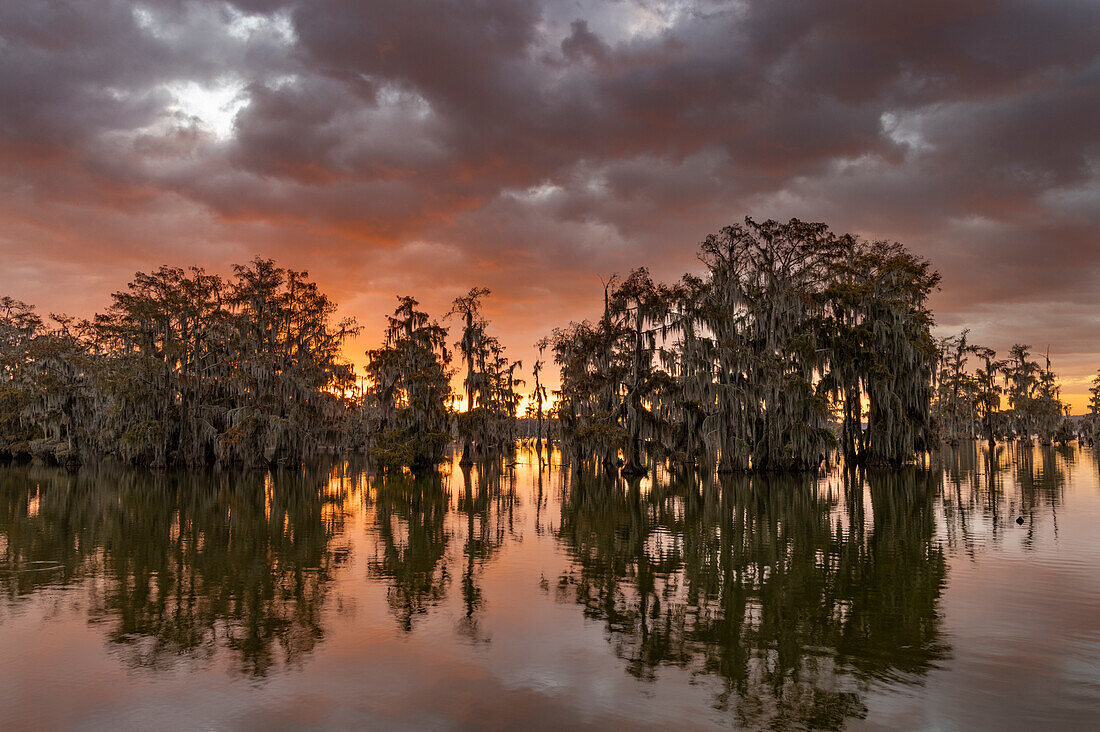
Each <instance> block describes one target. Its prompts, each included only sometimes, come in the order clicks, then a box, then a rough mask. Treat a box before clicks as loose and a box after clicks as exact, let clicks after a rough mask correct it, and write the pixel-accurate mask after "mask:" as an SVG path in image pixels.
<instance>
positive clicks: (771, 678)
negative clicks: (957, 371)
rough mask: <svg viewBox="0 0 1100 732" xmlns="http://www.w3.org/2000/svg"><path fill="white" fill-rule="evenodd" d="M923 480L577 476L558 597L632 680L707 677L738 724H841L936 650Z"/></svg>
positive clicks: (928, 495) (935, 560) (936, 593)
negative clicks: (872, 692) (597, 628)
mask: <svg viewBox="0 0 1100 732" xmlns="http://www.w3.org/2000/svg"><path fill="white" fill-rule="evenodd" d="M937 486H938V479H937V478H936V477H935V476H934V474H932V473H928V472H920V471H916V470H906V471H893V472H890V473H875V472H871V473H868V474H866V475H864V474H858V475H852V476H849V477H848V479H847V481H846V482H845V483H844V484H843V486H842V487H843V489H844V490H843V493H844V497H843V500H841V498H840V497H839V496H838V495H833V494H832V493H829V492H824V491H823V490H822V487H821V486H819V485H818V484H817V482H816V480H815V479H814V478H811V477H808V476H779V475H757V476H753V477H752V478H749V477H747V476H741V477H729V478H723V479H722V480H720V481H719V482H717V483H707V484H704V485H699V484H697V483H695V482H693V481H691V480H682V479H681V480H679V481H672V482H670V483H668V484H664V485H662V484H654V485H652V486H643V485H642V484H640V483H638V482H634V483H629V484H624V483H623V482H621V481H606V480H597V479H595V478H593V477H592V476H589V475H585V474H583V473H576V474H574V475H572V476H571V479H570V485H569V490H568V492H567V494H566V496H565V500H564V503H563V507H562V524H561V530H560V536H561V539H562V541H563V542H564V544H565V546H566V547H567V548H568V550H569V551H570V553H571V555H572V557H573V559H574V567H573V569H572V570H571V571H570V572H569V573H567V574H565V575H563V576H562V577H561V579H560V582H559V587H558V593H559V597H561V598H563V599H566V600H571V601H576V602H577V603H579V604H581V605H582V606H583V607H584V609H585V613H586V615H587V616H588V617H591V618H596V619H599V620H602V621H603V622H604V623H605V625H606V628H607V632H608V638H609V640H610V642H611V644H612V645H613V647H614V649H615V652H616V653H617V654H618V655H619V656H620V657H621V658H623V659H624V660H625V661H626V662H627V669H628V670H629V672H630V673H632V674H634V675H636V676H639V677H641V678H654V677H655V674H656V672H657V669H658V668H659V667H661V666H662V665H670V666H678V667H682V668H684V669H687V670H690V671H692V672H694V673H696V674H706V675H713V676H715V677H717V678H719V679H720V680H721V682H722V691H721V692H720V694H719V696H718V700H717V703H718V705H719V706H720V707H722V708H728V709H730V710H731V711H732V712H733V713H734V714H735V715H736V717H737V720H738V721H739V722H740V723H742V724H744V725H747V726H752V727H758V726H771V727H774V728H786V727H811V728H829V729H836V728H840V727H842V726H843V724H844V720H845V719H847V718H849V717H853V716H854V717H861V716H863V715H864V714H865V712H866V708H865V707H864V705H863V702H862V700H861V690H862V689H863V688H864V687H865V684H866V683H867V682H868V681H870V680H873V679H887V678H907V679H913V678H917V677H919V676H920V675H922V674H924V673H926V672H927V671H928V670H929V669H931V668H932V667H933V665H934V664H935V663H936V661H938V660H940V659H942V658H944V657H945V654H946V653H947V648H946V646H945V645H944V643H943V642H942V640H941V638H940V627H939V617H938V615H937V612H936V605H937V602H938V600H939V597H940V593H941V591H942V588H943V586H944V581H945V577H946V562H945V559H944V555H943V553H942V551H941V550H940V548H939V546H938V545H937V544H936V543H935V542H934V541H933V526H934V512H933V510H932V509H933V501H934V497H935V495H936V488H937ZM864 493H868V494H869V496H870V500H871V506H872V519H873V520H872V522H871V525H870V527H869V528H867V529H864V523H865V522H864V520H863V515H862V512H863V506H862V504H863V501H864Z"/></svg>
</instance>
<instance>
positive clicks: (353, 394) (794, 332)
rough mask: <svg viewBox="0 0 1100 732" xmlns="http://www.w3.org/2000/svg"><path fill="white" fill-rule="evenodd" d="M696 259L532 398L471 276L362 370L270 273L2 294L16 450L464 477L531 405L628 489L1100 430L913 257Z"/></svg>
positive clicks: (608, 319) (783, 232)
mask: <svg viewBox="0 0 1100 732" xmlns="http://www.w3.org/2000/svg"><path fill="white" fill-rule="evenodd" d="M699 260H700V263H701V271H700V273H699V274H687V275H684V276H683V278H681V279H680V280H679V281H678V282H676V283H673V284H663V283H660V282H657V281H655V280H654V279H653V278H652V277H651V276H650V274H649V272H648V271H647V270H646V269H645V268H644V267H642V268H638V269H635V270H633V271H631V272H630V273H629V274H628V275H627V276H625V277H623V278H620V277H618V276H615V275H613V276H611V277H610V278H609V279H608V280H607V281H606V282H605V284H604V293H603V294H604V297H603V302H604V307H603V312H602V314H601V315H600V317H599V318H598V319H597V320H596V321H594V322H592V321H587V320H585V321H582V322H579V323H571V324H569V325H568V326H566V327H563V328H558V329H555V330H554V331H553V333H552V335H550V336H549V337H547V338H545V339H543V340H541V341H540V342H539V343H537V344H536V346H537V348H538V352H539V356H538V358H537V359H536V360H535V363H534V365H533V369H532V373H531V376H532V378H533V390H532V391H531V393H530V394H529V395H524V394H523V392H522V391H521V389H522V388H523V387H524V385H525V380H524V378H522V368H523V365H522V363H520V362H519V361H515V360H512V359H510V358H509V357H508V356H507V353H506V350H505V348H504V346H503V345H502V344H501V342H500V341H499V340H498V339H497V338H496V337H495V336H494V335H492V333H491V328H490V323H489V322H488V320H487V318H486V317H485V316H484V314H483V303H484V300H485V298H486V297H487V296H488V295H489V291H488V290H487V289H485V288H481V287H475V288H472V289H470V290H469V292H468V293H467V294H465V295H463V296H461V297H458V298H456V299H455V300H454V303H453V305H452V307H451V309H450V311H449V312H448V313H447V314H446V315H445V317H444V319H443V321H439V320H435V319H433V318H432V317H431V316H430V315H429V314H428V313H426V312H424V311H423V310H421V309H420V304H419V302H418V301H417V300H416V299H415V298H413V297H410V296H403V297H399V298H398V304H397V307H396V309H395V310H394V312H393V314H392V315H389V316H387V322H386V327H385V329H384V332H383V337H382V341H381V344H380V345H379V346H378V347H377V348H374V349H371V350H369V351H368V352H367V353H366V357H367V363H366V367H365V377H362V378H357V377H356V374H355V373H354V369H353V367H352V365H351V364H350V363H348V362H347V361H345V360H344V358H343V356H342V353H343V350H344V347H345V345H346V343H347V340H348V338H349V337H351V336H353V335H356V334H358V333H359V332H360V330H361V328H360V326H359V325H358V324H357V323H356V322H355V321H354V320H353V319H343V320H339V319H337V317H336V309H337V308H336V304H335V303H334V302H332V301H331V300H330V299H329V298H328V297H327V296H326V295H325V294H324V293H322V292H321V291H320V290H319V289H318V287H317V285H316V284H315V283H314V282H312V281H311V280H310V279H309V277H308V274H307V273H305V272H296V271H294V270H290V269H285V268H282V267H279V266H277V265H276V264H275V263H274V262H272V261H271V260H264V259H255V260H253V261H252V262H250V263H249V264H248V265H244V266H236V267H234V271H233V275H232V276H231V277H229V278H222V277H219V276H217V275H211V274H207V273H206V272H204V271H203V270H201V269H198V268H191V269H189V270H183V269H180V268H174V267H167V266H165V267H161V268H160V269H158V270H156V271H154V272H152V273H150V274H146V273H142V272H139V273H137V275H135V277H134V280H133V281H132V282H131V283H130V284H129V285H128V286H127V288H126V289H125V290H122V291H119V292H116V293H114V295H113V296H112V302H111V305H110V307H108V308H107V309H106V310H105V311H104V312H102V313H99V314H97V315H95V316H94V317H93V318H91V319H89V320H79V321H78V320H75V319H73V318H69V317H66V316H58V315H51V316H50V317H49V318H43V317H41V316H40V315H38V313H37V312H36V311H35V310H34V308H33V307H31V306H29V305H27V304H25V303H22V302H19V301H17V300H14V299H12V298H10V297H4V298H0V457H2V458H7V459H11V458H19V457H26V456H37V457H40V458H43V459H46V460H49V461H56V462H59V463H62V464H71V465H75V464H79V463H82V462H87V461H89V460H93V459H98V458H101V457H104V456H110V457H113V458H116V459H119V460H123V461H126V462H129V463H132V464H137V465H146V466H152V467H166V466H171V465H182V466H205V465H215V464H217V465H227V464H243V465H250V466H267V465H275V464H282V465H287V464H297V463H300V462H301V461H302V460H304V459H306V458H308V457H310V456H312V455H315V454H317V453H318V452H321V451H326V450H358V451H363V450H365V451H367V452H368V454H369V455H370V456H371V458H372V459H373V461H374V464H375V465H377V466H379V467H381V468H383V469H400V468H404V467H410V468H413V469H414V470H423V469H430V468H432V467H434V466H435V465H437V464H438V463H439V462H440V461H441V460H442V458H443V456H444V453H445V450H446V447H447V445H448V444H449V443H450V442H451V441H452V440H458V441H459V443H460V445H461V449H462V462H463V464H466V465H469V464H471V463H472V462H474V461H482V460H486V459H489V458H494V457H499V456H500V455H502V454H507V453H510V452H511V451H512V450H514V447H515V442H516V439H517V437H520V436H521V430H520V425H519V423H518V422H517V415H518V410H519V407H520V404H521V402H522V401H523V400H524V398H525V396H526V398H527V399H528V411H527V416H528V418H529V424H528V425H527V426H528V429H527V430H525V432H526V434H525V435H524V436H528V437H533V438H534V440H535V442H536V444H537V445H538V446H539V447H540V450H539V451H538V452H539V455H541V454H542V451H541V447H542V446H543V444H544V440H549V439H550V438H551V437H556V438H557V439H560V440H561V443H562V446H563V448H564V450H565V453H566V455H567V456H568V457H569V459H571V460H576V461H580V462H585V463H591V464H598V465H601V466H603V467H604V468H606V469H620V468H621V471H622V473H623V474H625V475H638V474H642V473H644V472H647V471H648V470H649V469H650V467H651V465H652V462H653V460H668V461H672V462H673V463H676V464H679V465H683V466H687V467H698V468H708V469H713V468H717V470H719V471H721V472H733V471H744V470H756V471H804V470H811V469H815V468H816V467H817V466H818V465H819V464H820V463H821V462H822V460H823V459H825V456H827V455H829V454H830V452H831V451H833V450H834V449H835V450H836V451H837V452H838V453H839V454H840V455H841V456H842V457H843V459H844V460H845V462H846V463H848V464H852V465H864V464H865V465H881V466H895V467H896V466H900V465H901V464H903V463H905V462H906V461H909V460H911V459H913V458H914V457H917V456H920V455H922V454H924V453H926V452H928V451H930V450H932V449H934V448H935V447H936V446H937V445H938V444H939V443H940V441H941V440H942V441H944V442H947V443H949V444H955V443H957V442H958V440H960V439H969V438H977V437H983V438H985V439H987V440H990V441H992V440H995V439H997V438H999V437H1010V436H1011V437H1016V438H1019V439H1031V438H1032V437H1034V436H1037V437H1038V439H1039V441H1040V442H1043V443H1050V442H1051V441H1060V442H1064V441H1065V440H1067V439H1071V438H1073V437H1074V436H1076V433H1077V432H1078V431H1079V432H1080V436H1081V438H1082V439H1086V440H1089V441H1091V440H1092V439H1094V437H1095V435H1096V433H1097V432H1098V431H1100V386H1094V388H1093V400H1092V402H1093V403H1092V406H1091V407H1090V417H1089V418H1088V419H1087V420H1086V421H1085V422H1084V423H1083V424H1082V425H1073V424H1071V423H1069V422H1067V421H1066V420H1065V415H1064V407H1063V405H1062V403H1061V401H1060V399H1059V386H1058V383H1057V380H1056V377H1055V376H1054V374H1053V372H1052V371H1051V368H1050V361H1049V358H1048V359H1047V361H1046V366H1045V367H1042V366H1040V365H1039V363H1038V362H1036V361H1034V360H1032V356H1031V353H1030V349H1029V347H1028V346H1023V345H1017V346H1015V347H1014V348H1013V349H1012V351H1011V353H1010V355H1009V358H1007V359H1005V360H997V359H996V354H995V353H994V352H993V351H992V350H991V349H988V348H980V347H975V346H973V345H972V344H970V343H969V342H968V340H967V334H966V333H965V332H964V333H963V334H962V335H961V336H958V337H955V338H944V339H940V340H938V341H937V340H936V339H934V338H933V337H932V335H931V328H932V325H933V315H932V312H931V310H930V309H929V307H928V305H927V299H928V296H929V294H930V293H931V292H932V291H933V290H934V289H935V288H936V287H937V286H938V283H939V279H940V278H939V275H938V274H937V273H936V272H935V271H934V270H933V269H932V267H931V265H930V264H929V263H928V262H927V261H925V260H923V259H921V258H919V257H917V256H915V255H914V254H912V253H911V252H909V251H908V250H907V249H905V247H903V246H902V245H900V244H896V243H886V242H868V241H864V240H861V239H858V238H856V237H854V236H851V235H847V234H844V235H840V234H836V233H834V232H832V231H831V230H830V229H829V228H828V227H827V226H826V225H825V224H820V223H806V222H802V221H799V220H797V219H792V220H791V221H789V222H787V223H778V222H775V221H765V222H756V221H754V220H752V219H749V218H746V219H745V221H744V223H742V224H735V225H732V226H728V227H725V228H724V229H722V230H721V231H719V232H718V233H716V234H713V235H711V236H709V237H707V238H706V240H705V241H704V242H703V243H702V245H701V247H700V251H699ZM448 326H449V327H448ZM548 352H549V354H552V358H553V360H554V363H555V364H556V365H557V367H558V368H559V369H560V377H561V386H560V388H559V389H558V390H556V391H555V392H554V393H553V395H552V397H553V398H551V395H550V394H549V393H548V390H547V387H546V383H545V377H544V374H545V370H544V369H545V366H546V361H545V359H546V358H547V356H548ZM971 356H975V357H976V358H977V361H976V362H977V364H978V366H977V368H976V369H974V370H973V372H971V371H968V368H967V364H968V359H969V358H970V357H971ZM456 373H461V374H462V375H463V379H462V389H461V390H460V392H455V391H454V390H452V386H451V381H452V377H454V376H455V375H456ZM1097 384H1098V385H1100V377H1098V381H1097ZM1002 402H1007V408H1002ZM1078 428H1079V429H1078ZM532 432H533V434H532Z"/></svg>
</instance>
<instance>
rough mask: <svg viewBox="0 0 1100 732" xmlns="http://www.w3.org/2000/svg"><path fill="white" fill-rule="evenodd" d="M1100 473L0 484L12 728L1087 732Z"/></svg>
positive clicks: (102, 474) (528, 459)
mask: <svg viewBox="0 0 1100 732" xmlns="http://www.w3.org/2000/svg"><path fill="white" fill-rule="evenodd" d="M1098 476H1100V453H1097V452H1093V451H1092V450H1089V449H1081V450H1077V449H1076V448H1066V449H1050V448H1038V447H1036V448H1034V449H1023V448H1021V449H1009V448H999V449H998V450H997V451H996V452H995V453H994V454H993V455H992V456H990V455H989V453H988V452H987V451H985V450H984V449H982V448H979V447H973V446H971V447H968V448H961V449H959V450H958V451H955V452H952V453H950V454H947V455H944V456H942V458H941V459H940V464H938V465H937V466H936V467H934V468H933V469H931V470H918V469H911V470H905V471H900V472H888V473H876V472H868V473H860V474H856V475H851V476H846V475H844V474H840V473H837V472H835V471H834V472H830V473H822V474H820V475H818V476H813V477H801V478H794V477H777V476H756V477H753V478H751V479H750V478H747V477H723V478H720V479H707V480H698V479H693V478H688V477H683V476H675V475H668V474H666V473H664V472H658V474H657V476H656V477H655V478H653V479H645V480H642V481H636V482H630V483H628V482H626V481H622V480H606V479H601V478H597V477H594V476H591V475H585V474H581V473H577V472H575V471H571V470H570V469H569V468H567V467H566V468H563V467H561V465H560V460H559V456H558V455H556V454H555V455H553V456H552V461H551V463H550V464H549V465H547V466H543V467H542V468H541V469H540V466H539V461H538V459H537V458H536V456H535V454H534V453H533V452H532V451H530V450H521V451H520V452H519V454H518V455H517V457H516V459H515V462H514V464H511V465H504V466H498V467H495V468H483V469H478V468H475V469H473V470H472V471H463V470H462V469H460V468H459V467H458V466H457V465H451V466H447V467H446V469H445V470H444V471H443V473H442V475H440V476H437V477H434V478H431V479H419V480H414V479H412V478H392V477H391V478H386V479H378V478H374V477H372V476H369V475H367V474H364V473H363V472H362V471H361V470H360V469H357V467H356V466H355V465H354V464H347V463H343V464H331V465H320V466H314V467H312V468H309V469H307V470H303V471H295V472H275V473H270V474H263V473H248V474H215V475H194V474H184V473H181V474H172V473H169V474H151V473H145V472H135V471H127V470H121V469H117V468H115V469H111V468H106V467H101V468H99V469H90V468H88V469H84V470H82V471H81V472H80V473H78V474H75V475H72V474H68V473H65V472H63V471H58V470H53V469H48V468H42V467H8V468H0V728H3V729H8V730H11V729H31V728H34V729H38V728H87V729H104V730H116V729H149V728H159V729H196V728H200V729H202V728H209V729H227V728H228V729H272V728H302V727H336V728H361V727H369V728H372V729H389V728H416V729H467V728H483V727H484V728H503V727H518V728H527V729H529V728H552V729H558V728H583V727H599V728H672V729H684V728H747V729H760V728H764V729H805V728H811V729H819V728H820V729H914V730H956V729H957V730H968V729H998V730H1009V729H1018V730H1032V729H1039V728H1049V729H1100V480H1098ZM1018 517H1019V518H1022V519H1023V523H1022V524H1018V523H1017V518H1018Z"/></svg>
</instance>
